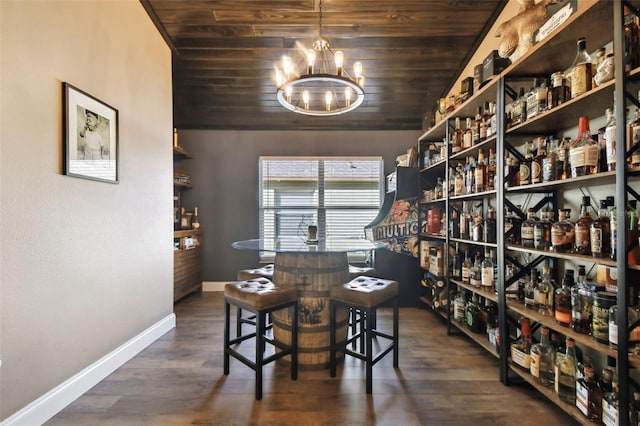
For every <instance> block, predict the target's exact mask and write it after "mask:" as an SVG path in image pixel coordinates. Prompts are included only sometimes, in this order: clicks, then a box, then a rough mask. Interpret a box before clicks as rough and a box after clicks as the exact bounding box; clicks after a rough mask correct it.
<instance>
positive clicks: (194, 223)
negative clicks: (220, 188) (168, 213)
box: [191, 207, 200, 229]
mask: <svg viewBox="0 0 640 426" xmlns="http://www.w3.org/2000/svg"><path fill="white" fill-rule="evenodd" d="M191 228H192V229H200V218H199V217H198V208H197V207H194V208H193V217H192V218H191Z"/></svg>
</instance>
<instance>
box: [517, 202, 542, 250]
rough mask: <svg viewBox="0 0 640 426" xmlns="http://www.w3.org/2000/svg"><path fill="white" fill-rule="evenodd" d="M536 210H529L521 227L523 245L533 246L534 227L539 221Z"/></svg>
mask: <svg viewBox="0 0 640 426" xmlns="http://www.w3.org/2000/svg"><path fill="white" fill-rule="evenodd" d="M538 220H539V219H538V217H537V216H536V211H535V210H534V209H533V208H530V209H528V210H527V220H525V221H524V222H522V226H521V227H520V243H521V244H522V246H523V247H529V248H533V236H534V235H533V229H534V226H535V223H536V222H537V221H538Z"/></svg>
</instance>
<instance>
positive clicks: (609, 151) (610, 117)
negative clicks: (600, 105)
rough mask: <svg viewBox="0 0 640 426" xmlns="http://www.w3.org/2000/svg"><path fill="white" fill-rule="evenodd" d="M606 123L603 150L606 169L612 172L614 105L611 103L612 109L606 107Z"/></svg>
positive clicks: (614, 153) (613, 157) (614, 137)
mask: <svg viewBox="0 0 640 426" xmlns="http://www.w3.org/2000/svg"><path fill="white" fill-rule="evenodd" d="M606 114H607V125H606V126H605V128H604V139H605V144H606V148H605V152H606V159H607V170H608V171H610V172H612V171H614V170H615V169H616V105H615V103H614V104H613V111H612V110H610V109H608V108H607V111H606Z"/></svg>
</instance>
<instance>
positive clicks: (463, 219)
mask: <svg viewBox="0 0 640 426" xmlns="http://www.w3.org/2000/svg"><path fill="white" fill-rule="evenodd" d="M459 216H460V238H461V239H463V240H469V239H471V238H470V237H471V234H470V232H469V219H468V218H467V212H466V210H464V203H463V204H462V210H461V211H460V215H459Z"/></svg>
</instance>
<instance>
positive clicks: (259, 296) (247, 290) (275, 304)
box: [224, 278, 298, 400]
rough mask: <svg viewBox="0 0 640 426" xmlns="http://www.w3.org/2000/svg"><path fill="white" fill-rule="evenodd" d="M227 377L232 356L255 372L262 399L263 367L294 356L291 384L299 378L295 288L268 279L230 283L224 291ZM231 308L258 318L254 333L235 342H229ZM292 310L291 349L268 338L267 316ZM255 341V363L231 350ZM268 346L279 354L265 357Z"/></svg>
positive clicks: (232, 340)
mask: <svg viewBox="0 0 640 426" xmlns="http://www.w3.org/2000/svg"><path fill="white" fill-rule="evenodd" d="M224 302H225V303H224V304H225V317H224V322H225V324H224V374H225V375H228V374H229V357H230V356H232V357H234V358H236V359H237V360H239V361H241V362H242V363H243V364H245V365H247V366H248V367H250V368H251V369H252V370H254V371H255V372H256V383H255V397H256V399H258V400H259V399H262V367H263V366H264V365H265V364H268V363H270V362H272V361H275V360H277V359H279V358H282V357H283V356H286V355H291V380H296V379H297V376H298V349H297V348H298V292H297V290H296V289H295V288H293V287H278V286H276V285H275V284H274V283H273V282H271V281H270V280H268V279H266V278H254V279H250V280H245V281H237V282H233V283H228V284H227V285H225V288H224ZM231 305H234V306H235V307H236V308H237V309H245V310H247V311H249V312H252V313H253V314H254V315H255V324H256V328H255V331H254V332H252V333H249V334H246V335H243V336H238V337H236V338H235V339H231V338H230V331H229V330H230V326H231V324H230V319H231V315H230V314H231ZM285 308H292V309H293V315H291V318H292V322H291V336H292V337H291V345H286V344H284V343H281V342H278V341H276V340H275V339H273V338H271V337H269V336H267V335H266V334H265V333H266V329H267V327H266V316H267V314H270V313H271V312H274V311H278V310H280V309H285ZM254 337H255V339H256V354H255V359H254V360H253V361H252V360H250V359H249V358H247V357H245V356H244V355H242V354H241V353H239V352H238V351H236V350H235V349H234V348H233V347H232V346H234V345H236V344H238V343H241V342H242V341H244V340H247V339H251V338H254ZM266 343H269V344H271V345H273V346H275V347H277V348H278V349H280V351H277V350H276V352H275V353H274V354H272V355H270V356H267V357H265V356H264V352H265V344H266Z"/></svg>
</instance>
